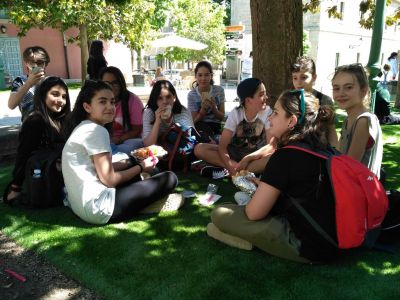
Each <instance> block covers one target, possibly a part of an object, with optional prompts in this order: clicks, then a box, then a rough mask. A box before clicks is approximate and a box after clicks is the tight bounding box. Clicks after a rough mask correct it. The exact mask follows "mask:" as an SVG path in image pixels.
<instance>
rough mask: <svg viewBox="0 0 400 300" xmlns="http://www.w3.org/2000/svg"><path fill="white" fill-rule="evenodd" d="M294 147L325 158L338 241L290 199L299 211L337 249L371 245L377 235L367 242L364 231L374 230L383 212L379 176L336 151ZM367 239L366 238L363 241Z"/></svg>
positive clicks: (384, 203) (383, 196)
mask: <svg viewBox="0 0 400 300" xmlns="http://www.w3.org/2000/svg"><path fill="white" fill-rule="evenodd" d="M284 148H291V149H297V150H300V151H304V152H307V153H309V154H311V155H315V156H317V157H320V158H323V159H325V160H326V167H327V171H328V175H329V179H330V183H331V186H332V191H333V196H334V199H335V207H336V208H335V216H336V234H337V241H338V243H336V242H335V240H334V239H333V238H332V237H330V236H329V235H328V234H327V233H326V232H325V231H324V230H323V229H322V227H320V226H319V225H318V224H317V223H316V221H315V220H314V219H313V218H312V217H311V216H310V215H309V214H308V213H307V212H306V211H305V210H304V208H302V207H301V205H300V204H299V202H298V201H296V199H293V198H291V200H292V202H293V204H294V205H295V207H296V208H298V209H299V211H300V213H301V214H302V215H303V216H304V217H305V218H306V219H307V220H308V221H309V222H310V224H311V225H312V226H313V227H314V229H316V230H317V231H318V232H319V233H320V234H321V235H322V236H323V237H324V238H325V239H326V240H328V242H330V243H331V244H332V243H333V244H334V245H335V246H336V247H338V248H339V249H349V248H355V247H358V246H360V245H362V244H363V243H364V244H366V242H367V243H369V244H370V245H367V246H372V244H373V243H374V242H375V240H376V238H377V235H376V234H372V235H375V237H372V238H371V241H368V237H367V234H369V233H373V232H376V230H377V229H379V228H380V225H381V223H382V221H383V219H384V217H385V215H386V212H387V209H388V198H387V195H386V192H385V189H384V187H383V186H382V184H381V183H380V181H379V179H378V178H377V177H376V176H375V174H373V173H372V172H371V171H370V170H369V169H368V168H367V167H366V166H364V165H363V164H362V163H360V162H359V161H357V160H355V159H353V158H351V157H350V156H348V155H344V154H341V153H339V152H337V151H334V152H333V153H331V152H320V153H317V152H314V151H311V150H309V149H306V148H303V147H299V146H286V147H284ZM366 239H367V241H366Z"/></svg>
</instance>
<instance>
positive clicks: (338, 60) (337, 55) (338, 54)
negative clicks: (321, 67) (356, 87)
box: [335, 53, 340, 68]
mask: <svg viewBox="0 0 400 300" xmlns="http://www.w3.org/2000/svg"><path fill="white" fill-rule="evenodd" d="M339 63H340V53H336V57H335V68H337V67H339Z"/></svg>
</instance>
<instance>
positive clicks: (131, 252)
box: [0, 118, 400, 299]
mask: <svg viewBox="0 0 400 300" xmlns="http://www.w3.org/2000/svg"><path fill="white" fill-rule="evenodd" d="M339 119H340V118H339ZM382 128H383V131H384V139H385V146H384V147H385V151H384V162H383V167H384V168H385V169H386V172H387V177H388V179H387V183H388V184H387V188H395V189H400V181H399V179H400V171H399V169H398V161H399V159H400V145H399V141H400V125H396V126H383V127H382ZM10 172H11V167H6V168H2V169H1V171H0V190H1V191H2V190H3V188H4V186H5V184H6V182H7V181H8V180H9V179H10ZM178 176H179V178H180V183H179V186H178V190H179V191H182V190H193V191H195V192H196V193H197V194H198V195H200V194H201V193H204V192H205V190H206V188H207V185H208V183H209V182H210V181H209V180H208V179H206V178H203V177H201V176H199V175H198V174H194V173H191V174H187V175H186V174H182V173H178ZM213 183H217V185H218V186H219V190H218V193H219V194H221V195H223V197H222V199H220V200H219V202H217V204H218V203H221V202H233V194H234V193H235V192H236V189H235V188H234V187H233V185H232V184H231V183H230V182H229V181H228V180H227V179H224V180H222V181H214V182H213ZM211 209H212V207H203V206H200V205H199V204H198V202H197V199H193V198H192V199H188V200H187V201H186V203H185V205H184V206H183V207H182V209H181V210H180V211H179V212H172V213H163V214H160V215H151V216H139V217H137V218H135V219H134V220H132V221H129V222H126V223H119V224H111V225H106V226H92V225H89V224H86V223H84V222H83V221H81V220H80V219H78V218H77V217H76V216H75V215H74V214H73V213H72V212H71V211H70V210H69V209H67V208H63V207H60V208H55V209H46V210H31V209H26V208H10V207H8V206H5V205H3V204H1V205H0V216H1V218H0V228H1V231H2V232H3V233H5V234H6V235H7V236H9V237H11V238H12V239H13V240H15V241H16V242H17V243H18V244H20V245H22V246H23V247H25V248H29V249H32V250H34V251H35V252H37V253H39V254H40V255H41V256H42V257H44V258H45V259H46V260H48V261H49V262H50V263H52V264H54V265H55V266H56V267H57V268H59V269H60V270H61V271H62V272H64V273H65V274H67V275H69V276H71V277H73V278H75V279H76V280H78V281H80V282H81V283H82V284H84V285H85V286H87V287H89V288H91V289H93V290H94V291H96V293H97V294H98V295H99V296H101V297H104V298H106V299H150V298H151V299H188V298H190V299H229V298H232V299H261V298H262V299H269V298H274V299H298V298H304V299H321V298H327V299H362V298H364V299H395V298H398V296H399V295H400V287H399V284H398V282H399V280H400V256H399V254H400V252H399V251H397V253H396V254H389V253H385V252H376V251H366V250H357V251H354V252H352V253H349V255H348V256H346V257H344V258H342V259H340V260H338V261H336V262H333V263H330V264H327V265H314V266H310V265H301V264H297V263H292V262H289V261H285V260H283V259H279V258H276V257H272V256H269V255H267V254H265V253H264V252H261V251H259V250H253V251H244V250H238V249H235V248H231V247H229V246H225V245H224V244H222V243H219V242H217V241H215V240H213V239H211V238H208V236H207V234H206V225H207V223H208V222H209V221H210V217H209V215H210V211H211Z"/></svg>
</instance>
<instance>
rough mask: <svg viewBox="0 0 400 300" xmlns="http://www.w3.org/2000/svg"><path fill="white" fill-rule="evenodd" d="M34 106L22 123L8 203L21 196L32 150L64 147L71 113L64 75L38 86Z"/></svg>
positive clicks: (49, 78) (7, 198)
mask: <svg viewBox="0 0 400 300" xmlns="http://www.w3.org/2000/svg"><path fill="white" fill-rule="evenodd" d="M33 102H34V109H33V112H31V113H30V114H29V115H28V116H27V118H26V120H25V121H24V122H23V123H22V127H21V131H20V134H19V145H18V150H17V158H16V161H15V166H14V171H13V179H12V182H11V185H10V186H9V188H8V190H7V191H6V193H5V194H6V195H7V196H6V197H5V198H4V199H3V201H4V202H10V201H12V200H13V199H15V198H17V197H18V196H19V195H20V193H21V190H22V184H23V182H24V179H25V166H26V163H27V161H28V159H29V157H30V156H31V155H32V153H33V152H34V151H36V150H38V149H40V148H41V147H42V148H55V149H60V152H61V149H62V145H63V143H64V141H65V140H64V139H63V136H62V133H61V131H62V129H63V126H64V121H65V118H66V117H67V115H68V114H69V113H70V112H71V103H70V99H69V93H68V87H67V85H66V84H65V82H64V81H63V80H62V79H61V78H60V77H47V78H46V79H45V80H43V81H42V83H40V85H38V87H37V88H36V90H35V96H34V99H33Z"/></svg>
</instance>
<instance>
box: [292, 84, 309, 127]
mask: <svg viewBox="0 0 400 300" xmlns="http://www.w3.org/2000/svg"><path fill="white" fill-rule="evenodd" d="M290 93H291V94H297V95H298V96H299V111H300V118H299V119H298V120H297V124H301V123H303V121H304V116H305V113H306V102H305V100H304V89H300V90H293V91H290Z"/></svg>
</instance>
